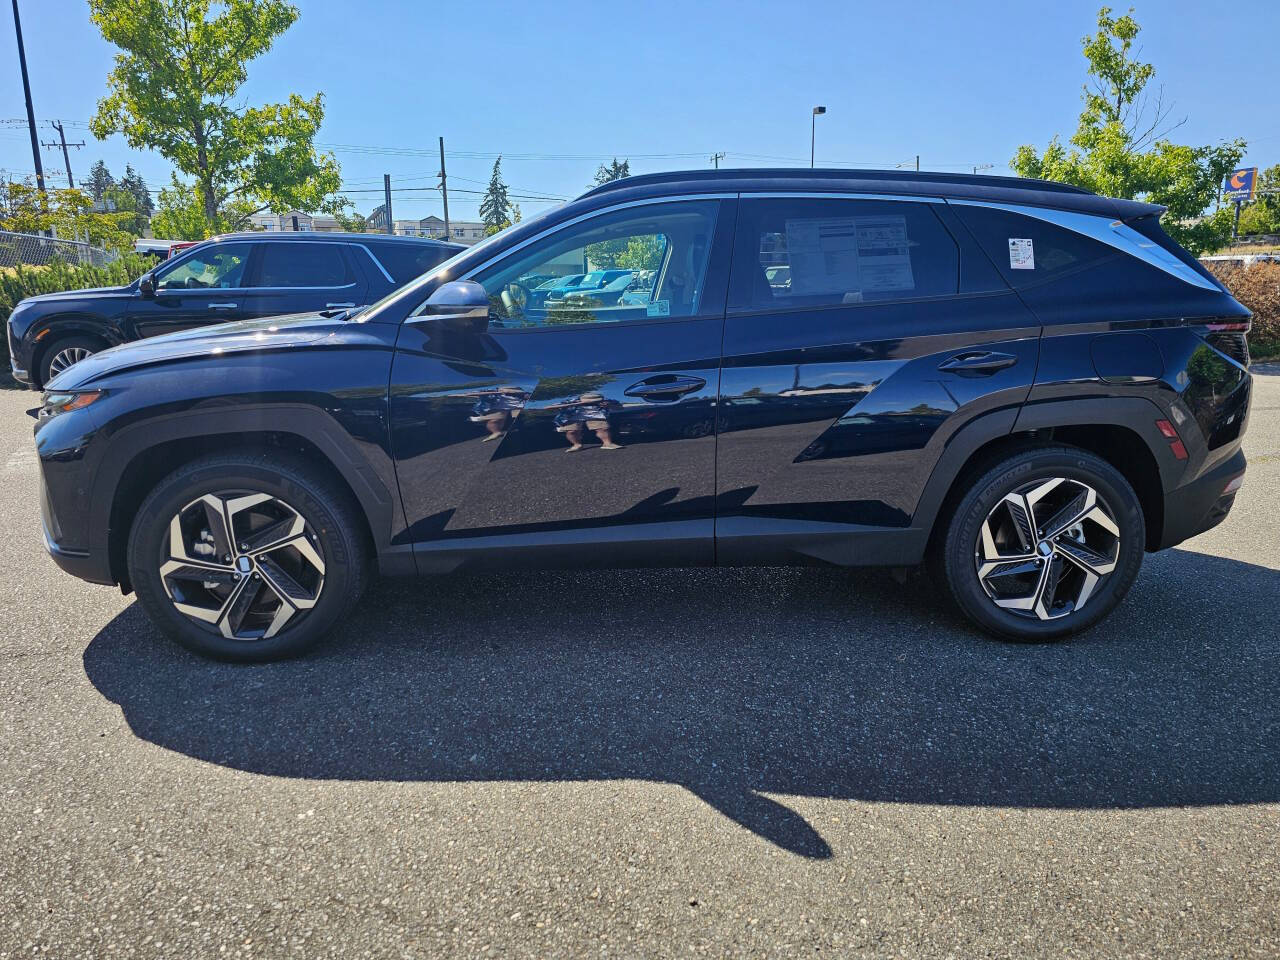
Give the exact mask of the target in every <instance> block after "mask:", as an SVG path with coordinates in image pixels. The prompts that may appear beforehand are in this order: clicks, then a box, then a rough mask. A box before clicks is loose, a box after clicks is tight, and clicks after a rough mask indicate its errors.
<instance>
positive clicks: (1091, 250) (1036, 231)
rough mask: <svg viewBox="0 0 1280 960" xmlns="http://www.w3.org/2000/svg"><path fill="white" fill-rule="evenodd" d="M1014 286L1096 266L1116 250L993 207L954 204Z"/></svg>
mask: <svg viewBox="0 0 1280 960" xmlns="http://www.w3.org/2000/svg"><path fill="white" fill-rule="evenodd" d="M951 209H952V210H954V211H955V213H956V215H957V216H959V218H960V220H961V221H962V222H963V223H964V225H965V226H967V227H968V228H969V230H970V231H972V233H973V235H974V237H976V238H977V240H978V243H979V244H981V245H982V249H983V250H984V251H986V254H987V256H989V257H990V258H991V261H992V262H993V263H994V264H995V265H996V269H998V270H999V271H1000V275H1001V276H1002V277H1004V279H1005V280H1006V281H1007V282H1008V283H1009V285H1010V286H1011V287H1018V288H1022V287H1028V286H1031V285H1032V284H1035V283H1042V282H1044V281H1046V280H1051V279H1053V278H1054V277H1057V276H1061V275H1062V274H1065V273H1070V272H1072V271H1075V270H1079V269H1082V268H1084V267H1087V266H1089V265H1090V264H1093V263H1097V262H1098V261H1100V260H1103V259H1105V258H1107V257H1109V256H1113V255H1114V254H1115V253H1116V251H1115V250H1114V249H1113V248H1111V247H1108V246H1106V245H1105V244H1102V243H1099V242H1098V241H1096V240H1092V239H1090V238H1089V237H1086V236H1084V235H1083V234H1079V233H1076V232H1075V231H1073V230H1067V229H1065V228H1063V227H1059V226H1056V225H1054V224H1052V223H1046V222H1045V221H1043V220H1039V219H1037V218H1035V217H1027V216H1023V215H1022V214H1020V213H1012V212H1010V211H1007V210H996V209H993V208H991V207H980V206H970V205H969V204H962V203H957V204H952V205H951Z"/></svg>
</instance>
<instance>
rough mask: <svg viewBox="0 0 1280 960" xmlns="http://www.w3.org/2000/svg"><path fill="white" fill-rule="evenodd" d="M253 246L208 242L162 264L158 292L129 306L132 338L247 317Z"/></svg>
mask: <svg viewBox="0 0 1280 960" xmlns="http://www.w3.org/2000/svg"><path fill="white" fill-rule="evenodd" d="M253 247H254V245H253V244H252V243H238V242H234V243H210V244H203V245H201V246H199V247H196V248H195V249H193V250H192V251H191V253H189V254H187V255H186V256H185V257H182V258H180V259H178V260H176V261H175V262H174V263H172V264H169V263H166V264H164V265H163V266H161V267H159V268H158V269H157V270H156V271H155V284H156V292H155V296H153V297H149V298H143V297H137V298H135V299H134V300H133V301H131V303H130V305H129V312H128V314H127V315H126V317H125V322H124V327H125V334H126V336H127V337H128V339H131V340H137V339H141V338H142V337H154V336H157V335H159V334H162V333H174V332H176V331H178V330H186V329H188V328H189V327H199V326H204V325H206V324H210V323H226V322H227V321H230V320H240V319H243V318H244V317H245V315H246V312H245V311H246V306H247V302H246V293H247V291H246V290H245V281H246V280H247V277H248V271H249V266H250V260H251V255H252V253H253Z"/></svg>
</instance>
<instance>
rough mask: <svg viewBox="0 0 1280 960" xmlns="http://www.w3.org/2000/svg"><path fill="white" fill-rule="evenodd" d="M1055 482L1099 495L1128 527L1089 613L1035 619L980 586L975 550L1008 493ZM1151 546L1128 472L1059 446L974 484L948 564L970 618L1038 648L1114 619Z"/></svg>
mask: <svg viewBox="0 0 1280 960" xmlns="http://www.w3.org/2000/svg"><path fill="white" fill-rule="evenodd" d="M1052 477H1065V478H1067V479H1069V480H1079V481H1081V482H1082V483H1086V484H1088V485H1089V486H1092V487H1093V488H1094V489H1096V490H1097V491H1098V494H1099V496H1101V497H1102V499H1103V500H1105V501H1106V504H1107V506H1108V507H1109V508H1110V509H1111V512H1112V514H1113V518H1114V519H1115V521H1116V525H1117V526H1118V527H1119V529H1120V553H1119V556H1118V557H1117V560H1116V567H1115V569H1114V570H1113V571H1112V572H1111V574H1109V575H1108V576H1107V577H1105V578H1104V579H1103V581H1102V583H1101V584H1100V585H1099V587H1098V588H1097V590H1096V591H1095V592H1094V593H1093V595H1092V596H1090V598H1089V602H1088V603H1087V604H1086V605H1085V608H1084V609H1083V610H1082V611H1080V612H1079V613H1071V614H1068V615H1067V616H1065V617H1061V618H1059V619H1056V620H1033V619H1030V618H1027V617H1021V616H1018V615H1017V614H1013V613H1009V612H1007V611H1005V610H1002V609H1000V608H999V607H997V606H996V605H995V603H994V602H993V601H992V600H991V598H990V597H989V596H988V595H987V593H986V591H985V590H984V589H983V588H982V584H981V583H980V582H979V580H978V574H977V569H976V565H975V563H974V550H975V548H976V546H977V543H978V537H979V535H980V532H981V525H982V523H983V522H984V521H985V520H986V518H987V516H988V514H989V513H990V512H991V510H992V509H993V508H994V507H995V505H996V504H997V503H999V501H1000V500H1001V499H1003V497H1004V496H1005V495H1006V494H1008V493H1010V492H1012V491H1013V490H1016V489H1017V488H1019V487H1022V486H1024V485H1026V484H1028V483H1031V482H1033V481H1035V480H1040V479H1045V480H1047V479H1050V478H1052ZM1145 545H1146V523H1145V520H1144V517H1143V514H1142V506H1141V504H1140V503H1139V501H1138V497H1137V495H1136V494H1135V493H1134V491H1133V487H1132V486H1130V484H1129V482H1128V481H1127V480H1125V478H1124V477H1123V476H1122V475H1121V474H1120V472H1119V471H1118V470H1116V469H1115V468H1114V467H1113V466H1111V465H1110V464H1109V463H1107V462H1106V461H1105V460H1103V459H1101V458H1100V457H1097V456H1095V455H1094V454H1091V453H1088V452H1087V451H1083V450H1081V451H1071V450H1068V449H1065V448H1051V449H1045V450H1034V451H1027V452H1024V453H1022V454H1019V455H1017V456H1014V457H1011V458H1010V459H1008V460H1005V461H1004V462H1002V463H1000V464H999V465H997V466H996V467H994V468H992V469H991V470H990V471H988V472H987V473H986V474H985V475H984V476H982V477H981V478H979V479H978V480H977V481H976V482H975V483H974V484H973V486H972V488H971V489H970V490H969V492H968V493H967V494H966V495H965V496H964V497H963V499H962V500H961V501H960V504H959V505H958V507H957V509H956V512H955V514H954V515H953V518H952V522H951V525H950V528H949V530H948V535H947V539H946V543H945V547H944V558H943V559H944V564H945V575H946V579H947V585H948V587H949V590H950V592H951V595H952V597H953V599H954V600H955V602H956V603H957V605H958V606H959V607H960V609H961V610H962V611H963V612H964V613H965V615H966V616H968V617H969V618H970V619H971V620H973V621H974V622H975V623H977V624H978V625H979V626H981V627H983V628H984V629H986V630H988V631H990V632H992V633H995V634H998V635H1000V636H1002V637H1005V638H1008V639H1013V640H1021V641H1028V642H1037V641H1044V640H1054V639H1058V638H1060V637H1064V636H1067V635H1069V634H1073V633H1079V632H1080V631H1083V630H1088V629H1089V628H1090V627H1092V626H1094V625H1095V624H1097V623H1098V622H1099V621H1100V620H1102V619H1103V618H1104V617H1106V616H1107V614H1109V613H1110V612H1111V611H1112V610H1113V609H1114V608H1115V606H1116V605H1117V604H1118V603H1119V602H1120V601H1121V600H1122V599H1123V598H1124V595H1125V594H1126V593H1127V592H1128V591H1129V588H1130V586H1132V584H1133V581H1134V580H1135V579H1136V578H1137V575H1138V570H1139V569H1140V568H1141V565H1142V557H1143V553H1144V550H1145Z"/></svg>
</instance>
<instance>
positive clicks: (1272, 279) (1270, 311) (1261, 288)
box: [1222, 262, 1280, 358]
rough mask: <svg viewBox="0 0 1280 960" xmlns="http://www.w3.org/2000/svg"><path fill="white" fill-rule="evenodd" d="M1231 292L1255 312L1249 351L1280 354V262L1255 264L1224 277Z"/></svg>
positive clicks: (1261, 355) (1263, 354)
mask: <svg viewBox="0 0 1280 960" xmlns="http://www.w3.org/2000/svg"><path fill="white" fill-rule="evenodd" d="M1222 282H1223V283H1224V284H1226V287H1227V289H1228V290H1230V291H1231V295H1232V296H1234V297H1235V298H1236V299H1237V300H1239V301H1240V302H1241V303H1243V304H1244V305H1245V306H1246V307H1248V308H1249V309H1250V310H1251V311H1253V332H1252V333H1250V334H1249V352H1250V353H1251V354H1252V355H1253V356H1255V357H1259V358H1261V357H1274V356H1280V263H1265V262H1264V263H1255V264H1254V265H1253V266H1251V267H1246V268H1244V269H1242V270H1233V271H1231V272H1230V273H1228V274H1227V275H1226V276H1224V277H1223V278H1222Z"/></svg>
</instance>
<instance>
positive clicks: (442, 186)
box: [440, 137, 449, 240]
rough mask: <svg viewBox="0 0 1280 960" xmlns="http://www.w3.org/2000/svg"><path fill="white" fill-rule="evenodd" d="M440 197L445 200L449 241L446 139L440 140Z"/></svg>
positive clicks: (445, 227)
mask: <svg viewBox="0 0 1280 960" xmlns="http://www.w3.org/2000/svg"><path fill="white" fill-rule="evenodd" d="M440 196H441V197H443V198H444V238H445V239H446V240H448V239H449V181H448V178H447V177H445V174H444V137H441V138H440Z"/></svg>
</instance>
